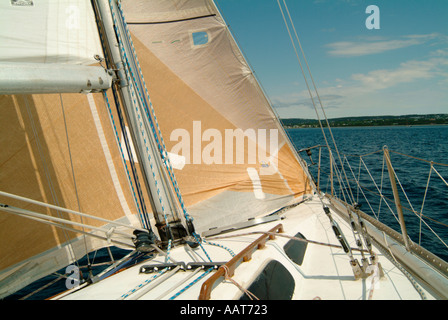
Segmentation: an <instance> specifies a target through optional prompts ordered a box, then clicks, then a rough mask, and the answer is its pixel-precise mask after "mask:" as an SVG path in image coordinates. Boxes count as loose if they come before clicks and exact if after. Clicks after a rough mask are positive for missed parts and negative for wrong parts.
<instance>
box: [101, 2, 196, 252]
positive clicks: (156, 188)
mask: <svg viewBox="0 0 448 320" xmlns="http://www.w3.org/2000/svg"><path fill="white" fill-rule="evenodd" d="M93 3H94V7H95V10H96V11H97V14H98V19H99V21H100V24H101V27H102V28H103V31H104V34H103V40H104V42H105V45H106V47H107V48H106V51H108V52H107V54H106V59H109V60H108V62H109V63H110V65H111V66H112V68H113V69H115V70H116V74H117V79H118V80H117V81H116V82H115V83H114V86H115V88H116V89H117V90H118V92H119V95H120V98H121V103H122V105H123V109H124V111H125V115H126V118H127V121H128V124H129V126H130V128H129V129H130V130H129V131H130V135H131V138H132V141H133V143H134V146H135V149H136V154H137V158H138V162H139V163H140V164H141V166H142V174H143V180H144V183H145V186H146V189H147V190H148V193H149V199H150V204H151V208H152V211H153V215H154V218H155V220H156V227H157V229H158V232H159V236H160V238H161V240H162V244H163V245H166V244H167V243H168V241H169V240H175V241H177V240H182V239H184V238H185V237H188V236H192V235H193V233H194V228H193V225H192V224H191V221H190V220H188V219H186V217H185V216H184V217H183V215H182V214H181V211H180V208H179V205H178V202H177V199H176V195H175V194H174V191H173V189H172V188H171V186H170V184H169V178H168V176H167V172H166V170H167V166H168V164H167V162H168V161H169V159H168V155H167V152H166V151H165V150H163V149H162V147H161V145H160V142H159V140H158V137H157V135H156V133H155V131H154V124H153V123H152V122H151V121H152V119H151V117H150V115H149V112H148V107H149V106H148V104H149V103H150V102H149V101H148V99H146V95H145V92H144V90H143V88H142V87H140V88H139V83H138V82H141V80H142V79H140V78H139V71H138V70H137V65H136V63H135V61H133V57H134V53H133V52H132V44H131V43H130V39H129V38H128V36H127V30H126V29H125V28H126V26H125V25H124V23H123V22H122V20H121V19H122V16H121V12H120V10H119V9H118V7H117V3H116V2H115V1H108V0H95V1H93ZM136 77H137V78H138V79H136ZM137 97H138V98H137ZM159 139H160V138H159ZM170 178H172V177H170ZM179 196H180V195H179V194H177V197H179ZM183 223H185V224H183ZM184 225H185V226H187V227H186V228H185V227H184ZM149 231H150V234H151V233H152V231H151V230H149Z"/></svg>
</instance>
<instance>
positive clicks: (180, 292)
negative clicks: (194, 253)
mask: <svg viewBox="0 0 448 320" xmlns="http://www.w3.org/2000/svg"><path fill="white" fill-rule="evenodd" d="M213 269H214V268H213V267H212V268H209V269H208V270H207V271H205V272H204V273H203V274H201V275H200V276H199V277H198V278H196V279H195V280H193V281H192V282H190V283H189V284H188V285H187V286H185V287H184V288H182V289H181V290H179V291H178V292H177V293H176V294H174V295H173V296H172V297H171V298H169V299H168V300H174V299H176V298H177V297H178V296H180V295H181V294H182V293H184V292H185V291H187V290H188V289H190V288H191V287H192V286H194V285H195V284H196V283H197V282H198V281H200V280H201V279H202V278H204V277H205V276H206V275H207V274H209V273H210V272H211V271H212V270H213Z"/></svg>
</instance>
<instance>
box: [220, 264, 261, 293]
mask: <svg viewBox="0 0 448 320" xmlns="http://www.w3.org/2000/svg"><path fill="white" fill-rule="evenodd" d="M222 267H223V269H224V271H225V276H224V277H225V279H226V280H228V281H230V282H232V283H233V284H234V285H235V286H236V287H237V288H238V289H240V290H241V291H243V292H244V293H245V294H246V295H247V296H248V297H249V299H250V300H254V299H255V300H260V299H258V298H257V296H256V295H254V294H253V293H252V292H250V291H249V290H247V289H245V288H243V287H242V286H241V285H240V284H239V283H238V282H236V281H235V280H233V279H232V277H230V271H229V267H228V266H226V265H223V266H222Z"/></svg>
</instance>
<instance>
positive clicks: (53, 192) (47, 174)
mask: <svg viewBox="0 0 448 320" xmlns="http://www.w3.org/2000/svg"><path fill="white" fill-rule="evenodd" d="M23 99H24V100H25V105H26V110H27V113H28V117H29V120H30V123H31V129H32V131H33V135H34V139H35V141H36V145H37V150H38V152H39V157H40V159H41V161H42V166H43V168H44V172H45V177H46V180H47V183H48V187H49V189H50V193H51V197H52V198H53V201H54V203H56V205H57V206H59V199H58V197H57V194H56V190H55V187H54V183H53V179H52V177H51V173H50V170H49V165H48V163H47V161H46V159H45V155H44V152H43V150H42V144H41V141H40V139H39V134H38V132H37V128H36V124H35V122H34V117H33V115H32V112H31V108H30V106H29V103H28V98H27V96H26V95H23ZM56 212H57V215H58V216H59V217H61V218H62V214H61V213H60V211H59V210H58V209H56ZM62 234H63V235H64V238H65V241H66V243H68V244H69V250H68V251H69V254H70V255H71V259H72V260H73V261H75V263H77V261H78V259H76V255H75V252H74V250H73V245H72V240H70V237H69V236H68V234H67V232H66V231H65V230H62ZM78 267H79V266H78Z"/></svg>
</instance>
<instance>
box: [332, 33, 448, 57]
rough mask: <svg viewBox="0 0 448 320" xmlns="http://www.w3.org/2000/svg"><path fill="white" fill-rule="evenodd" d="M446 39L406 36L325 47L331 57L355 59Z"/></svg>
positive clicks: (437, 35)
mask: <svg viewBox="0 0 448 320" xmlns="http://www.w3.org/2000/svg"><path fill="white" fill-rule="evenodd" d="M446 38H447V37H446V36H444V35H441V34H438V33H431V34H416V35H408V36H405V37H402V39H395V40H387V39H383V38H376V37H370V38H368V39H366V40H363V41H339V42H333V43H329V44H327V45H326V47H327V48H329V51H328V54H329V55H331V56H336V57H356V56H365V55H371V54H378V53H383V52H386V51H391V50H397V49H401V48H406V47H410V46H414V45H421V44H425V43H427V42H429V41H431V40H441V41H446Z"/></svg>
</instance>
